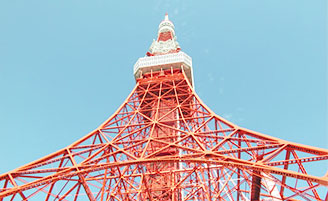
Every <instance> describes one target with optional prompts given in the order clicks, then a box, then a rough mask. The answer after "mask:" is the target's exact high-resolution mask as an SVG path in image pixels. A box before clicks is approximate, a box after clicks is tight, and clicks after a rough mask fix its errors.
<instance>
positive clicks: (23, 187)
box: [0, 15, 328, 201]
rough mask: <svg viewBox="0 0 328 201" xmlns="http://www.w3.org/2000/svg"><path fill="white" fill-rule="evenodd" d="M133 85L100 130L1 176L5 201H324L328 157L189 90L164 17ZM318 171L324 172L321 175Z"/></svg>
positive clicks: (188, 65) (186, 68)
mask: <svg viewBox="0 0 328 201" xmlns="http://www.w3.org/2000/svg"><path fill="white" fill-rule="evenodd" d="M134 76H135V79H136V86H135V88H134V89H133V90H132V92H131V94H130V95H129V96H128V98H127V99H126V100H125V101H124V103H123V104H122V105H121V106H120V107H119V108H118V110H117V111H116V112H115V113H114V114H113V115H112V116H111V117H110V118H109V119H108V120H106V121H105V122H104V123H103V124H102V125H100V126H99V127H98V128H97V129H96V130H94V131H92V132H91V133H89V134H87V135H86V136H84V137H83V138H81V139H79V140H77V141H76V142H74V143H73V144H71V145H69V146H67V147H66V148H64V149H61V150H59V151H57V152H55V153H52V154H50V155H48V156H46V157H44V158H41V159H39V160H37V161H34V162H32V163H29V164H27V165H25V166H22V167H20V168H17V169H15V170H13V171H10V172H7V173H5V174H2V175H0V201H2V200H46V201H48V200H74V201H75V200H106V201H109V200H110V201H114V200H124V201H125V200H153V201H155V200H158V201H159V200H172V201H173V200H179V201H180V200H181V201H182V200H188V201H189V200H238V201H239V200H240V201H241V200H267V201H268V200H273V201H276V200H327V199H328V192H327V186H328V175H327V173H325V172H320V171H317V170H316V167H318V166H320V165H321V166H323V165H324V164H326V163H325V162H326V160H327V159H328V150H326V149H322V148H315V147H311V146H306V145H301V144H296V143H292V142H288V141H285V140H281V139H278V138H274V137H271V136H268V135H264V134H261V133H258V132H254V131H251V130H248V129H245V128H241V127H239V126H237V125H234V124H233V123H231V122H229V121H227V120H225V119H223V118H222V117H220V116H218V115H216V114H215V113H213V112H212V111H211V110H210V109H209V108H208V107H206V105H205V104H204V103H203V102H202V101H201V100H200V98H199V97H198V96H197V95H196V93H195V91H194V88H193V85H194V84H193V71H192V60H191V58H190V57H189V56H188V55H187V54H186V53H184V52H182V51H180V46H179V44H178V42H177V41H176V37H175V31H174V25H173V23H172V22H171V21H170V20H169V19H168V16H167V15H166V16H165V19H164V20H163V21H162V22H161V23H160V25H159V30H158V37H157V40H154V41H153V43H152V45H151V47H150V50H149V52H147V56H146V57H142V58H140V59H139V60H138V61H137V62H136V64H135V66H134ZM320 169H322V168H320Z"/></svg>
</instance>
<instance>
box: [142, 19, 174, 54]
mask: <svg viewBox="0 0 328 201" xmlns="http://www.w3.org/2000/svg"><path fill="white" fill-rule="evenodd" d="M179 51H180V46H179V43H178V42H177V37H176V36H175V30H174V24H173V22H171V21H170V20H169V15H168V14H167V13H166V14H165V17H164V20H163V21H162V22H161V23H160V24H159V26H158V34H157V40H154V41H153V43H152V44H151V46H150V48H149V52H147V56H156V55H163V54H169V53H177V52H179Z"/></svg>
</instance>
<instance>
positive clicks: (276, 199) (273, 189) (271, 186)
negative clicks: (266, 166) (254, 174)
mask: <svg viewBox="0 0 328 201" xmlns="http://www.w3.org/2000/svg"><path fill="white" fill-rule="evenodd" d="M262 176H263V177H262V183H263V185H264V186H265V188H266V189H267V191H268V192H269V193H270V195H271V196H272V199H265V200H270V201H280V200H282V198H281V196H280V193H279V190H278V188H277V186H276V183H275V182H274V181H273V178H272V177H271V176H270V174H266V173H264V172H262Z"/></svg>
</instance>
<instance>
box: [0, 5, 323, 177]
mask: <svg viewBox="0 0 328 201" xmlns="http://www.w3.org/2000/svg"><path fill="white" fill-rule="evenodd" d="M165 12H168V14H169V17H170V19H171V20H172V21H173V22H174V24H175V27H176V34H177V36H178V41H179V43H180V45H181V48H182V51H184V52H186V53H188V54H189V55H190V56H191V57H192V58H193V66H194V79H195V88H196V92H197V93H198V95H199V96H200V97H201V99H202V100H203V101H204V102H205V104H207V105H208V106H209V107H210V108H211V109H212V110H213V111H214V112H215V113H217V114H218V115H220V116H222V117H224V118H226V119H228V120H230V121H232V122H234V123H235V124H237V125H239V126H242V127H246V128H249V129H252V130H255V131H258V132H262V133H265V134H269V135H271V136H274V137H278V138H282V139H285V140H289V141H292V142H297V143H302V144H307V145H311V146H316V147H322V148H328V138H327V136H328V129H327V121H328V119H327V3H326V1H325V0H316V1H310V0H270V1H269V0H267V1H263V0H247V1H245V0H240V1H237V0H234V1H228V0H220V1H206V2H205V3H204V1H181V0H176V1H169V0H161V1H109V0H106V1H105V0H95V1H83V0H82V1H67V0H65V1H64V0H58V1H44V0H42V1H41V0H31V1H18V0H3V1H1V2H0V91H1V96H0V97H1V98H0V153H1V155H0V161H1V166H0V173H4V172H6V171H9V170H11V169H14V168H16V167H19V166H21V165H24V164H26V163H28V162H31V161H33V160H36V159H38V158H40V157H43V156H45V155H47V154H50V153H52V152H55V151H56V150H58V149H61V148H64V147H65V146H67V145H69V144H71V143H73V142H74V141H75V140H77V139H79V138H81V137H82V136H84V135H85V134H87V133H88V132H90V131H92V130H93V129H95V128H97V127H98V126H99V125H100V124H101V123H102V122H103V121H105V120H106V119H107V118H108V117H109V116H110V115H111V114H112V113H114V112H115V110H116V109H117V108H118V107H119V106H120V104H121V103H122V102H123V101H124V100H125V98H126V97H127V96H128V94H129V93H130V91H131V90H132V89H133V87H134V85H135V81H134V77H133V72H132V69H133V65H134V63H135V62H136V61H137V59H138V58H139V57H142V56H144V55H145V53H146V52H147V50H148V48H149V46H150V44H151V42H152V39H153V38H156V34H157V27H158V24H159V23H160V21H161V20H162V19H163V18H164V14H165Z"/></svg>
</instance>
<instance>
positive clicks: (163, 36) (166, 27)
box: [134, 14, 193, 85]
mask: <svg viewBox="0 0 328 201" xmlns="http://www.w3.org/2000/svg"><path fill="white" fill-rule="evenodd" d="M180 50H181V48H180V45H179V43H178V42H177V37H176V35H175V27H174V24H173V22H172V21H170V20H169V16H168V14H165V17H164V20H163V21H162V22H161V23H160V24H159V26H158V33H157V39H156V40H153V43H152V44H151V46H150V48H149V51H148V52H147V53H146V56H145V57H141V58H139V59H138V61H137V62H136V64H135V65H134V76H135V79H136V81H137V80H138V79H140V78H142V77H143V75H145V74H149V73H155V72H159V71H166V70H176V69H181V70H183V71H184V72H185V74H186V76H187V78H188V80H189V82H190V83H191V85H193V72H192V59H191V57H190V56H188V55H187V54H186V53H184V52H182V51H180Z"/></svg>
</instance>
